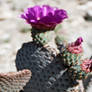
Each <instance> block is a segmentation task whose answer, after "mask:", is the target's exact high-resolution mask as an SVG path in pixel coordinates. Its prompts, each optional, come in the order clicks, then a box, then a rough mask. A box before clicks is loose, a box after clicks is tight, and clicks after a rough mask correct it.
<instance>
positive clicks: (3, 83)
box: [0, 70, 31, 92]
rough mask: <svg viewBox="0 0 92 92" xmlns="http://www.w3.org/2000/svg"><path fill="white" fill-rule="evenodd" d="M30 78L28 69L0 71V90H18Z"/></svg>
mask: <svg viewBox="0 0 92 92" xmlns="http://www.w3.org/2000/svg"><path fill="white" fill-rule="evenodd" d="M30 78H31V72H30V71H29V70H22V71H19V72H11V73H0V92H19V91H20V90H23V87H24V86H25V85H26V83H27V82H28V81H29V79H30Z"/></svg>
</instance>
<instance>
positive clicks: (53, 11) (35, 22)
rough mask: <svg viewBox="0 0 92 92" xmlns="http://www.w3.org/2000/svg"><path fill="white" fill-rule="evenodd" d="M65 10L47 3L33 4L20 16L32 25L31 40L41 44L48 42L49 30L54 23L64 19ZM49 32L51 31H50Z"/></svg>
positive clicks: (53, 27)
mask: <svg viewBox="0 0 92 92" xmlns="http://www.w3.org/2000/svg"><path fill="white" fill-rule="evenodd" d="M67 17H68V16H67V12H66V11H65V10H63V9H58V8H56V7H50V6H48V5H43V6H38V5H37V6H34V7H31V8H28V9H27V10H26V11H25V12H24V14H22V15H21V18H23V19H25V20H26V21H27V23H28V24H30V25H31V26H32V30H31V31H32V37H33V41H36V42H37V43H39V42H40V43H41V44H42V45H44V44H46V43H48V41H49V40H50V39H51V37H50V36H48V35H49V31H52V30H54V29H55V27H56V25H57V24H59V23H61V22H62V21H63V20H64V19H66V18H67ZM50 34H51V32H50Z"/></svg>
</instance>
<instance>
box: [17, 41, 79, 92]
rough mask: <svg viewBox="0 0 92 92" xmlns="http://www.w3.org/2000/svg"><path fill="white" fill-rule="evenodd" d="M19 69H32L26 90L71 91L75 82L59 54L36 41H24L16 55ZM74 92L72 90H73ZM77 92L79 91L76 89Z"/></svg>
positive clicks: (41, 91)
mask: <svg viewBox="0 0 92 92" xmlns="http://www.w3.org/2000/svg"><path fill="white" fill-rule="evenodd" d="M16 67H17V69H18V70H22V69H30V70H31V71H32V78H31V80H30V81H29V83H28V84H27V85H26V86H25V87H24V92H70V91H68V90H69V88H71V89H73V90H78V89H76V88H75V89H74V88H73V86H74V82H73V81H72V80H71V79H69V75H68V72H67V69H66V68H65V67H64V66H63V63H62V62H61V61H60V58H59V57H58V56H55V55H54V54H53V52H51V51H48V50H47V49H46V48H44V47H42V46H41V45H38V44H36V43H35V42H29V43H24V44H23V46H22V48H21V49H20V50H19V51H18V53H17V57H16ZM71 92H72V91H71ZM75 92H77V91H75Z"/></svg>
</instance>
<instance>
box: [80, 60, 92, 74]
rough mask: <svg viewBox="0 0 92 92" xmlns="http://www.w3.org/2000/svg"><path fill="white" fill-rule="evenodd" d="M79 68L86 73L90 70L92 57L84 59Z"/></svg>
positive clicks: (91, 70)
mask: <svg viewBox="0 0 92 92" xmlns="http://www.w3.org/2000/svg"><path fill="white" fill-rule="evenodd" d="M81 68H82V70H83V71H85V72H86V73H89V72H92V59H85V60H84V61H83V63H82V64H81Z"/></svg>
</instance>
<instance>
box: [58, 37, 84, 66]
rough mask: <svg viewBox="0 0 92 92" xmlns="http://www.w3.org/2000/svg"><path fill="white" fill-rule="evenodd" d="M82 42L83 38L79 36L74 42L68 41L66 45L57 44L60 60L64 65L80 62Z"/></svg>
mask: <svg viewBox="0 0 92 92" xmlns="http://www.w3.org/2000/svg"><path fill="white" fill-rule="evenodd" d="M82 42H83V39H82V38H81V37H79V38H78V39H77V40H76V41H75V42H72V43H69V44H67V45H66V46H64V45H61V46H59V50H60V56H61V60H62V61H63V62H64V65H66V66H68V67H70V66H72V65H76V64H78V63H79V64H80V63H81V60H80V59H81V55H82V53H83V48H82V44H81V43H82Z"/></svg>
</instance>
